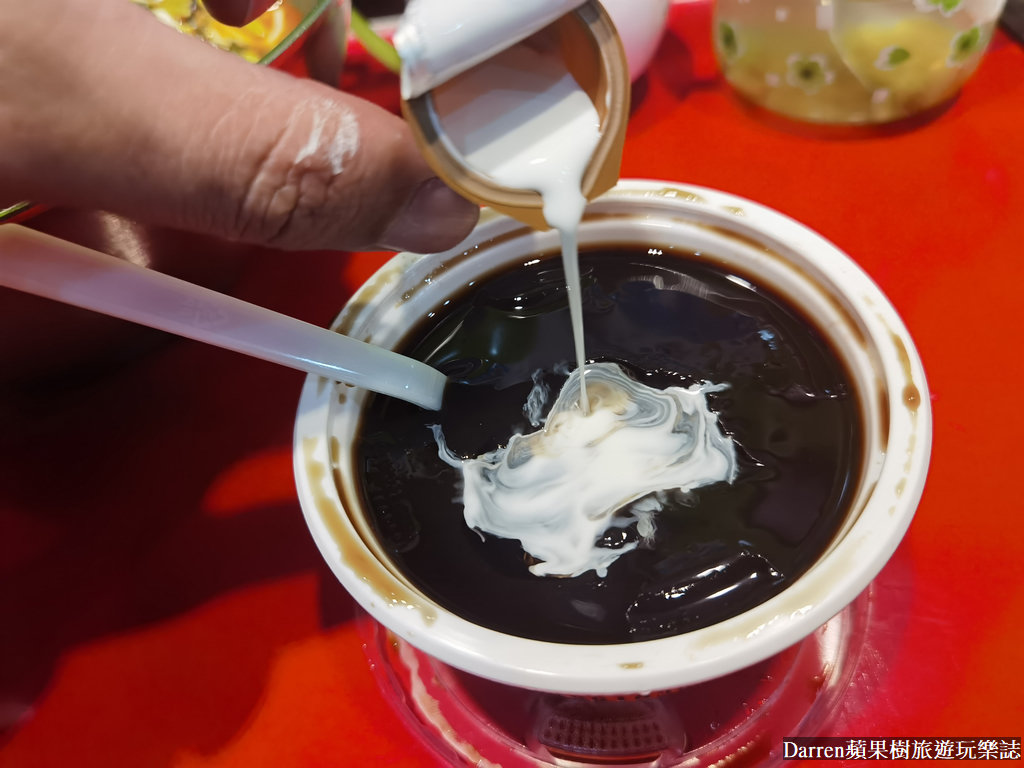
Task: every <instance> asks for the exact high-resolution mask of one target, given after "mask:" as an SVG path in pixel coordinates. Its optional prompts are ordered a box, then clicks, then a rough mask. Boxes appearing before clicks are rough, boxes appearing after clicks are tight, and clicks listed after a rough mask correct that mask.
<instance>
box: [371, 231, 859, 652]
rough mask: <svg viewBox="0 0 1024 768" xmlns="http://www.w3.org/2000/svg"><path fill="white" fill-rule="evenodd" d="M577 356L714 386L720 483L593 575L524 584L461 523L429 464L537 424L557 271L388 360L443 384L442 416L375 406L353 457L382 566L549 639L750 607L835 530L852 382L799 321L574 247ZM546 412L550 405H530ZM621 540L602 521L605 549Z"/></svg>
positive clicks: (469, 308) (511, 281)
mask: <svg viewBox="0 0 1024 768" xmlns="http://www.w3.org/2000/svg"><path fill="white" fill-rule="evenodd" d="M580 266H581V270H582V273H583V292H582V295H583V302H584V324H585V333H586V350H587V356H588V359H589V360H593V361H614V362H618V363H620V364H621V365H622V366H623V367H624V368H625V369H626V370H627V371H629V372H630V373H631V374H632V375H633V376H635V377H636V378H637V379H639V380H641V381H643V382H644V383H646V384H648V385H650V386H654V387H659V388H661V387H666V386H672V385H682V386H687V385H690V384H693V383H695V382H700V381H705V380H707V381H711V382H714V383H727V384H728V385H729V388H728V389H727V390H725V391H722V392H717V393H711V394H709V395H708V403H709V405H710V407H711V408H712V410H714V411H716V412H717V413H718V414H719V422H720V424H721V426H722V428H723V429H724V430H725V432H726V433H727V434H728V435H730V436H731V437H732V438H733V439H734V440H735V441H736V443H737V446H738V448H737V453H738V456H739V472H738V475H737V478H736V480H735V482H733V483H731V484H729V483H716V484H714V485H710V486H706V487H704V488H699V489H697V490H695V491H691V492H689V493H681V492H675V493H674V495H673V496H672V498H671V503H670V504H669V505H668V507H667V508H666V509H664V510H663V511H661V512H659V513H658V515H657V533H656V536H655V540H654V542H653V544H651V545H650V546H643V547H642V548H640V549H637V550H634V551H632V552H627V553H625V554H624V555H623V556H622V557H620V558H619V559H618V560H617V561H616V562H615V563H613V564H612V565H611V567H610V568H609V569H608V573H607V575H606V576H605V577H603V578H602V577H598V576H597V575H596V574H595V573H594V572H593V571H589V572H587V573H585V574H583V575H582V576H578V577H575V578H551V577H540V576H534V575H533V574H531V573H530V572H529V570H528V565H529V558H528V557H527V556H526V555H525V554H524V552H523V549H522V547H521V546H520V544H519V542H518V541H513V540H507V539H500V538H497V537H494V536H489V535H488V536H481V534H479V533H478V532H476V531H473V530H470V529H469V528H468V527H467V526H466V524H465V521H464V519H463V516H462V506H461V504H460V503H458V501H457V499H458V497H459V492H460V489H459V475H458V472H457V470H454V469H453V468H451V467H449V466H448V465H446V464H445V463H444V462H443V461H441V459H440V458H439V457H438V455H437V445H436V443H435V442H434V438H433V436H432V434H431V432H430V429H429V425H431V424H440V425H441V426H442V428H443V431H444V435H445V438H446V439H447V442H448V446H449V447H450V448H451V449H452V450H453V451H455V452H456V453H458V454H460V455H462V456H464V457H470V456H477V455H479V454H481V453H484V452H486V451H490V450H493V449H494V448H495V447H497V446H498V445H500V444H503V443H504V442H505V441H506V440H507V439H508V437H509V436H510V435H511V434H513V433H514V432H517V431H519V432H528V431H533V430H534V427H532V426H531V425H530V424H529V422H528V421H527V419H526V417H525V415H524V412H523V405H524V403H525V402H526V399H527V395H528V393H529V392H530V389H531V387H532V386H533V381H532V378H531V377H532V376H533V375H534V373H535V372H536V371H537V370H538V369H540V370H542V371H543V378H544V380H545V381H546V382H547V383H549V384H550V388H551V395H550V399H549V401H548V406H550V403H551V402H553V400H554V397H555V396H556V395H557V393H558V390H559V389H560V388H561V384H562V382H563V381H564V379H565V377H564V376H563V375H560V374H558V373H556V372H555V369H556V368H559V367H560V366H564V365H565V364H567V363H569V364H571V361H572V360H573V340H572V331H571V328H570V324H569V311H568V306H567V302H566V296H565V280H564V276H563V273H562V271H561V268H560V266H559V262H558V260H557V258H555V259H543V260H541V262H540V263H538V264H534V265H531V266H528V267H522V268H519V269H516V270H514V271H509V272H506V273H503V274H500V275H497V276H495V277H493V278H491V279H488V280H486V281H482V282H481V283H479V284H478V285H476V286H475V287H474V288H473V289H472V290H471V291H467V292H466V293H465V294H464V295H462V296H456V297H453V300H452V302H451V303H450V304H449V305H448V306H447V307H445V308H444V312H443V313H439V314H438V316H437V317H435V318H433V320H432V322H431V324H430V325H429V326H428V327H423V328H420V329H418V330H417V331H416V332H414V333H413V335H412V336H411V337H410V341H409V343H408V344H407V345H406V346H405V348H404V350H403V351H404V352H405V353H406V354H411V355H412V356H414V357H418V358H420V359H422V360H425V361H427V362H429V363H431V364H433V365H435V366H437V367H438V368H440V369H441V370H442V371H444V372H445V373H447V374H448V375H449V377H450V378H451V379H452V383H450V384H449V387H448V390H447V392H446V394H445V405H444V408H443V410H442V411H441V412H440V413H432V412H427V411H424V410H421V409H419V408H416V407H415V406H412V405H409V404H407V403H403V402H400V401H397V400H393V399H390V398H383V397H380V398H376V399H375V400H374V402H373V403H372V404H371V405H370V408H369V410H368V412H367V414H366V417H365V421H364V423H363V428H362V436H363V437H362V442H361V445H360V449H359V459H358V461H359V462H360V466H359V467H358V471H359V472H360V474H361V479H362V483H363V489H364V495H365V500H366V504H367V507H368V508H369V509H371V510H372V518H373V522H374V526H375V528H376V531H377V533H378V535H379V536H380V539H381V541H382V542H383V544H384V546H385V547H386V548H387V550H388V551H389V552H390V553H391V555H392V557H393V558H394V562H395V563H396V565H397V566H398V567H399V568H400V569H401V570H402V572H403V573H405V574H406V575H407V576H408V578H409V579H411V580H412V581H413V582H414V583H415V584H416V585H417V586H418V587H419V588H420V589H422V590H423V591H424V592H425V593H426V594H428V595H430V596H431V597H432V598H434V599H435V600H437V601H438V602H439V603H440V604H442V605H444V606H445V607H447V608H448V609H449V610H451V611H453V612H455V613H457V614H459V615H461V616H463V617H464V618H466V619H468V620H470V621H473V622H475V623H478V624H481V625H484V626H487V627H491V628H493V629H496V630H499V631H502V632H506V633H510V634H514V635H520V636H524V637H531V638H536V639H539V640H549V641H555V642H575V643H617V642H629V641H636V640H648V639H654V638H658V637H664V636H667V635H673V634H678V633H680V632H686V631H690V630H693V629H698V628H700V627H704V626H707V625H709V624H713V623H715V622H719V621H722V620H724V619H726V618H729V617H731V616H735V615H736V614H738V613H741V612H742V611H744V610H747V609H748V608H750V607H752V606H754V605H756V604H758V603H760V602H763V601H764V600H766V599H767V598H769V597H771V596H772V595H774V594H776V593H778V592H779V591H781V590H782V589H784V588H785V587H786V585H787V584H788V583H790V582H791V581H792V580H793V579H795V578H796V577H797V576H799V575H800V574H801V573H803V572H804V571H805V570H806V569H807V568H808V567H809V566H810V565H811V564H812V563H813V562H814V560H815V559H816V558H817V557H818V556H819V555H820V554H821V553H822V551H823V550H824V549H825V548H826V547H827V545H828V543H829V542H830V540H831V539H832V537H833V536H834V534H835V532H836V531H837V529H838V528H839V526H840V525H841V523H842V521H843V518H844V515H845V511H846V508H847V506H848V503H849V499H850V496H851V494H852V493H853V490H854V488H855V486H856V482H857V477H858V474H859V472H860V466H859V465H860V456H861V443H862V434H861V433H862V427H861V423H860V417H859V410H858V408H857V404H856V397H855V395H854V392H853V385H852V383H851V381H850V377H849V376H848V374H847V373H846V371H845V370H844V367H843V365H842V364H841V363H840V362H839V361H838V359H837V357H836V355H835V353H834V352H833V351H832V350H831V348H830V347H829V344H828V343H827V342H826V341H825V340H824V338H823V336H822V334H821V333H820V332H819V331H818V330H817V329H816V328H815V327H814V325H813V323H812V322H810V321H809V319H808V318H805V317H803V316H801V315H800V314H798V313H797V312H795V311H794V310H793V309H792V308H790V307H788V306H787V305H786V303H785V302H783V301H781V300H780V299H779V298H778V297H775V296H773V295H771V294H769V293H767V292H765V291H764V290H762V289H758V288H755V287H753V286H751V285H750V284H749V283H748V282H746V281H747V280H749V279H750V278H749V277H748V276H743V277H744V279H743V280H741V281H736V280H732V279H730V275H727V274H723V273H722V272H720V271H717V270H716V269H715V268H713V267H712V266H711V265H710V264H707V263H702V262H701V261H700V260H699V259H696V258H694V259H690V258H688V259H687V260H685V261H684V260H682V259H680V258H679V257H678V256H673V255H671V254H668V255H661V253H660V252H657V251H655V252H644V251H640V250H600V251H590V252H586V253H583V254H581V257H580ZM545 411H546V408H545ZM636 538H637V534H636V531H635V530H630V529H625V530H619V529H614V530H613V531H610V532H609V533H608V534H606V538H605V540H603V541H602V542H601V543H602V546H609V547H616V546H623V544H624V543H626V542H627V541H630V540H635V539H636Z"/></svg>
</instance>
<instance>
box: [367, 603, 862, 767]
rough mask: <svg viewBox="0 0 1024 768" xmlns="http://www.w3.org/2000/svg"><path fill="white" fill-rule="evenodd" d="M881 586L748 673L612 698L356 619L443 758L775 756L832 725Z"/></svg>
mask: <svg viewBox="0 0 1024 768" xmlns="http://www.w3.org/2000/svg"><path fill="white" fill-rule="evenodd" d="M875 592H876V585H874V584H873V585H872V586H871V587H869V588H868V589H867V590H865V592H864V593H863V594H862V595H861V596H860V597H859V598H858V599H857V600H856V601H854V602H853V603H851V604H850V605H849V606H848V607H847V608H846V609H845V610H844V611H842V612H841V613H840V614H838V615H837V616H835V617H834V618H833V619H832V620H831V621H829V622H828V623H827V624H826V625H824V626H823V627H821V628H820V629H818V630H817V631H816V632H814V633H813V634H812V635H810V636H809V637H807V638H806V639H804V640H803V641H801V642H800V643H798V644H797V645H795V646H793V647H791V648H789V649H787V650H786V651H783V652H782V653H780V654H778V655H777V656H774V657H772V658H770V659H767V660H765V661H763V662H761V663H758V664H755V665H753V666H751V667H748V668H746V669H743V670H740V671H739V672H735V673H733V674H731V675H728V676H726V677H722V678H717V679H714V680H710V681H707V682H704V683H700V684H697V685H692V686H687V687H685V688H679V689H675V690H671V691H661V692H657V693H652V694H647V695H636V696H625V697H609V698H601V697H584V696H564V695H558V694H550V693H541V692H537V691H531V690H526V689H522V688H515V687H512V686H508V685H503V684H500V683H495V682H492V681H489V680H485V679H482V678H479V677H476V676H474V675H470V674H468V673H465V672H461V671H459V670H457V669H454V668H452V667H450V666H448V665H446V664H442V663H441V662H439V661H437V660H435V659H433V658H432V657H429V656H427V655H426V654H424V653H422V652H420V651H418V650H416V649H415V648H414V647H412V646H411V645H409V644H408V643H406V642H405V641H403V640H401V639H400V638H398V637H397V636H395V635H394V634H392V633H390V632H389V631H387V630H386V629H385V628H384V627H382V626H381V625H380V624H378V623H377V622H376V621H374V620H373V619H371V618H370V617H369V616H367V615H365V614H364V615H362V616H360V618H359V619H358V621H359V622H360V632H361V634H362V636H363V640H364V644H365V648H366V652H367V655H368V657H369V661H370V663H371V665H372V669H373V670H374V674H375V675H376V677H377V680H378V683H379V684H380V687H381V690H382V692H383V694H384V696H385V698H386V699H387V700H388V701H389V702H390V703H391V704H392V706H394V707H395V709H396V710H397V711H398V713H399V714H400V716H401V717H402V718H403V719H404V720H405V722H406V724H407V726H408V727H409V728H410V729H411V730H412V731H413V732H414V733H415V734H416V735H417V736H418V737H419V738H420V739H421V740H422V741H423V742H424V743H426V744H427V745H429V746H430V747H431V748H432V749H433V750H434V752H435V753H436V754H437V756H438V757H439V758H440V760H442V761H443V762H444V763H445V764H448V765H453V766H458V765H467V766H490V765H501V766H502V767H503V768H520V767H522V768H526V767H527V766H529V768H538V767H539V766H540V767H543V766H560V767H562V768H584V767H586V766H593V765H600V766H608V765H614V766H638V767H639V766H643V767H644V768H669V767H671V768H676V766H687V767H689V766H711V765H713V764H719V765H724V764H726V763H728V764H729V765H733V764H737V765H744V766H750V765H773V764H776V763H779V762H781V760H782V740H783V739H784V738H786V737H791V736H819V735H827V733H826V731H827V730H830V728H829V726H830V725H834V722H835V719H836V717H837V715H838V710H839V709H840V707H839V706H838V705H839V703H840V702H841V700H842V697H843V694H844V692H845V691H846V690H847V689H848V687H849V686H850V683H851V681H852V680H854V677H855V674H856V672H857V667H858V665H859V664H860V663H861V661H862V659H861V656H862V650H863V649H864V648H865V647H866V646H867V645H868V643H867V642H866V641H867V635H868V633H869V631H870V627H871V624H872V622H871V617H872V614H873V612H874V610H875V608H876V600H875ZM833 733H834V731H833ZM721 761H725V762H721Z"/></svg>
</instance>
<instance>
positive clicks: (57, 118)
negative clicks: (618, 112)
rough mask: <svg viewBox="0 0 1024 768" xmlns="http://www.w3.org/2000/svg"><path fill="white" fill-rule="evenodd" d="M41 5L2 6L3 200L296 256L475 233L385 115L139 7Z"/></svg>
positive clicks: (417, 246) (4, 0)
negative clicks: (125, 219)
mask: <svg viewBox="0 0 1024 768" xmlns="http://www.w3.org/2000/svg"><path fill="white" fill-rule="evenodd" d="M27 5H28V4H25V3H20V2H15V1H14V0H0V61H2V60H3V59H4V58H6V57H8V56H10V57H11V60H14V61H18V62H19V77H18V78H5V79H3V80H0V145H2V146H4V147H5V152H4V153H3V156H2V157H0V199H9V198H11V199H13V198H28V199H33V200H35V201H37V202H45V203H52V204H65V205H74V206H83V207H90V208H99V209H104V210H109V211H113V212H117V213H121V214H124V215H127V216H130V217H132V218H135V219H138V220H141V221H147V222H151V223H155V224H162V225H168V226H173V227H178V228H184V229H189V230H192V231H198V232H203V233H207V234H213V235H218V236H222V237H226V238H229V239H235V240H241V241H245V242H252V243H259V244H265V245H272V246H276V247H281V248H289V249H312V248H335V249H365V248H371V247H387V248H393V249H409V250H419V251H428V250H440V249H443V248H445V247H448V246H451V245H454V244H455V243H456V242H458V241H459V240H460V239H461V238H462V237H464V236H465V235H466V234H467V233H468V231H469V229H471V228H472V226H473V224H474V223H475V222H476V218H477V214H478V210H477V208H476V206H474V205H472V204H471V203H468V202H466V201H465V200H463V199H462V198H460V197H458V196H457V195H456V194H455V193H454V192H452V191H451V190H449V189H448V188H447V187H445V186H444V185H443V184H442V183H441V182H440V181H438V180H437V179H436V178H435V177H434V175H433V173H432V172H431V171H430V169H429V168H428V166H427V165H426V163H425V162H424V160H423V159H422V157H421V156H420V154H419V152H418V151H417V149H416V147H415V145H414V143H413V141H412V139H411V137H410V133H409V130H408V128H407V127H406V125H405V123H404V122H403V121H402V120H401V119H399V118H398V117H396V116H394V115H392V114H391V113H389V112H386V111H385V110H382V109H380V108H378V107H376V106H374V105H372V104H370V103H368V102H365V101H362V100H360V99H357V98H355V97H353V96H351V95H348V94H344V93H340V92H338V91H336V90H333V89H331V88H328V87H326V86H323V85H321V84H319V83H315V82H313V81H307V80H299V79H296V78H292V77H290V76H288V75H286V74H284V73H281V72H277V71H274V70H270V69H266V68H262V67H256V66H253V65H250V64H248V63H246V62H244V61H242V60H241V59H239V58H238V57H235V56H233V55H231V54H227V53H224V52H221V51H218V50H216V49H214V48H212V47H210V46H207V45H205V44H203V43H201V42H198V41H196V40H194V39H192V38H187V37H185V36H182V35H179V34H178V33H176V32H175V31H173V30H171V29H169V28H167V27H165V26H164V25H162V24H160V23H159V22H158V21H156V20H155V19H153V18H152V17H151V16H150V14H149V13H148V12H147V11H145V10H144V9H141V8H139V7H137V6H135V5H134V4H132V3H127V2H125V0H94V2H92V3H85V4H83V3H70V4H69V3H65V2H62V0H37V3H35V4H33V6H32V13H31V14H29V13H26V12H24V11H22V10H21V9H22V8H23V7H25V6H27ZM38 6H53V8H52V11H53V12H52V13H48V12H46V9H40V8H39V7H38ZM19 15H20V17H21V18H18V17H19ZM38 19H47V20H48V21H47V23H46V24H42V25H41V24H39V22H38V21H37V20H38ZM55 19H56V20H57V21H54V20H55ZM33 26H35V27H37V28H38V27H44V28H40V29H36V30H35V31H36V33H37V34H35V35H33V34H31V32H32V27H33ZM4 30H7V31H6V32H5V31H4ZM11 30H19V32H18V34H13V33H12V32H11ZM26 30H27V31H28V32H29V33H28V34H26ZM72 52H73V53H72ZM72 57H73V58H72Z"/></svg>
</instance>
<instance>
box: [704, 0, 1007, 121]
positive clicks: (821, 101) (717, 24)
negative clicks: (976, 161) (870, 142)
mask: <svg viewBox="0 0 1024 768" xmlns="http://www.w3.org/2000/svg"><path fill="white" fill-rule="evenodd" d="M1004 3H1005V0H717V2H716V6H715V20H714V36H715V51H716V54H717V55H718V59H719V62H720V64H721V67H722V71H723V73H724V75H725V78H726V80H727V81H728V82H729V83H730V84H731V85H732V86H733V87H734V88H735V89H736V90H737V91H738V92H739V93H740V94H742V95H743V96H744V97H745V98H746V99H748V100H749V101H751V102H753V103H754V104H756V105H758V106H761V107H765V108H766V109H769V110H771V111H772V112H776V113H779V114H782V115H785V116H787V117H791V118H795V119H798V120H805V121H810V122H814V123H826V124H845V125H863V124H872V123H888V122H892V121H896V120H902V119H904V118H907V117H911V116H914V115H918V114H921V113H924V112H927V111H929V110H932V109H935V108H940V107H941V106H942V105H943V104H945V103H946V102H948V101H949V100H950V99H952V98H953V97H954V96H955V95H956V93H957V92H958V91H959V90H960V87H961V86H962V85H963V84H964V82H965V81H966V80H967V79H968V78H969V77H970V76H971V74H972V73H973V72H974V71H975V69H977V67H978V64H979V63H980V61H981V58H982V56H983V55H984V52H985V49H986V48H987V47H988V43H989V40H990V39H991V37H992V33H993V30H994V28H995V25H996V23H997V21H998V19H999V14H1000V13H1001V11H1002V7H1003V5H1004Z"/></svg>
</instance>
